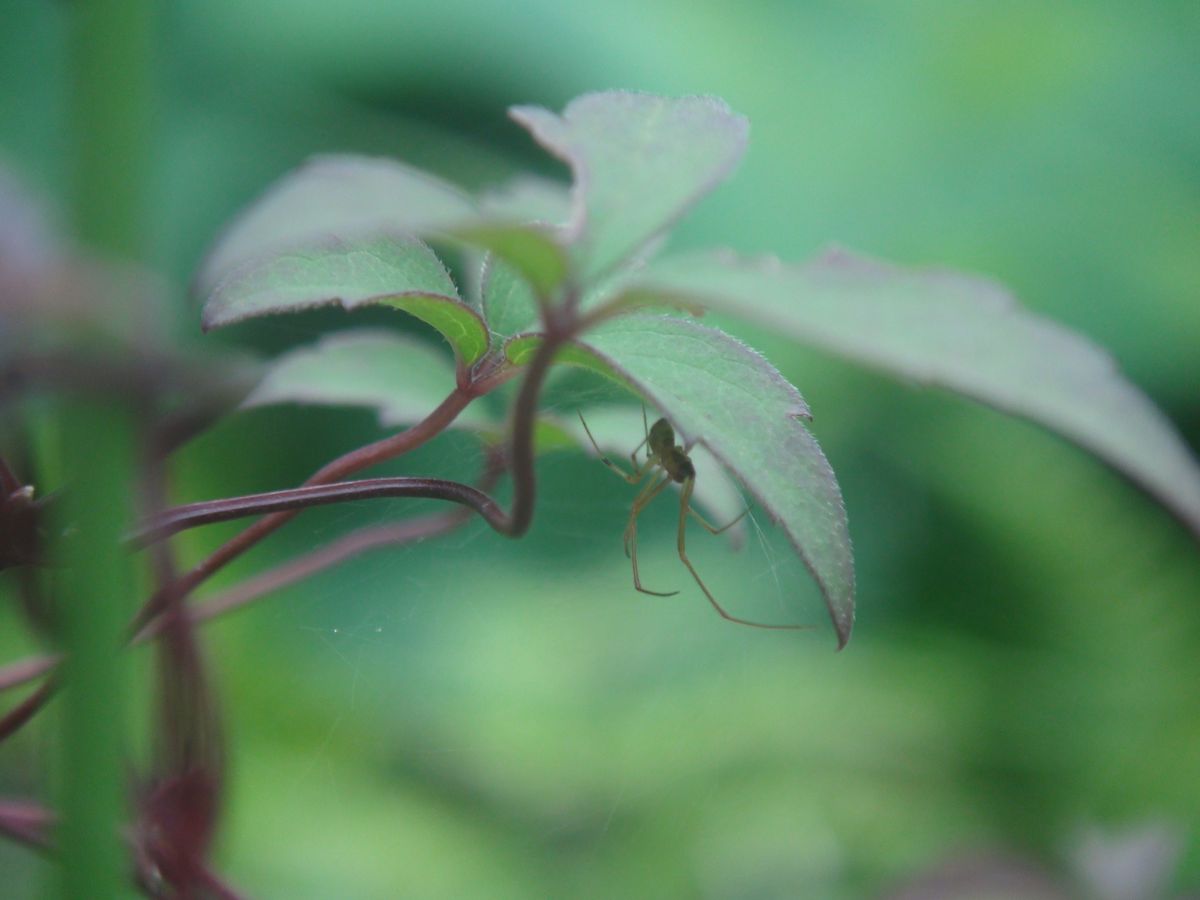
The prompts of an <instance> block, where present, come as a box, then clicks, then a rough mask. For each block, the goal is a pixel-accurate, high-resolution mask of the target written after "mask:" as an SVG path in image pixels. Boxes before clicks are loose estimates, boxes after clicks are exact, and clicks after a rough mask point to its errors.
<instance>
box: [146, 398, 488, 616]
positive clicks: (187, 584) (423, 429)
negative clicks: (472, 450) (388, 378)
mask: <svg viewBox="0 0 1200 900" xmlns="http://www.w3.org/2000/svg"><path fill="white" fill-rule="evenodd" d="M473 399H474V395H473V394H472V393H470V392H469V391H466V390H463V389H461V388H455V389H454V390H453V391H452V392H451V393H450V394H449V396H447V397H446V399H445V400H443V401H442V403H441V405H439V406H438V408H437V409H435V410H434V411H433V412H432V413H430V414H429V415H428V416H427V417H426V418H425V419H423V420H421V421H420V422H418V423H417V424H416V425H414V426H413V427H412V428H409V429H406V430H405V431H402V432H400V433H399V434H395V435H392V436H391V437H387V438H384V439H383V440H379V441H376V442H375V443H373V444H367V445H366V446H365V447H359V448H358V449H357V450H352V451H351V452H350V453H347V454H345V455H344V456H340V457H338V458H337V459H335V460H333V461H332V462H330V463H328V464H326V465H324V466H322V467H321V468H320V469H318V470H317V471H316V472H314V473H313V474H312V476H311V477H309V479H308V480H307V481H306V482H305V485H321V484H329V483H330V482H334V481H337V480H339V479H341V478H345V477H346V476H348V475H352V474H354V473H355V472H358V471H361V470H362V469H365V468H368V467H369V466H374V465H378V464H379V463H382V462H386V461H387V460H389V459H393V458H394V457H397V456H400V455H401V454H403V453H407V452H409V451H410V450H415V449H416V448H417V447H420V446H421V445H422V444H424V443H425V442H426V441H428V440H430V439H431V438H433V437H435V436H436V435H438V434H439V433H441V432H442V431H443V430H444V429H445V428H446V427H448V426H449V425H450V423H452V422H453V421H454V420H455V418H457V416H458V414H459V413H460V412H462V411H463V409H465V408H466V406H467V404H468V403H470V402H471V401H472V400H473ZM302 508H303V507H302V506H298V507H292V508H288V509H285V510H283V511H281V512H275V513H272V514H271V515H268V516H265V517H264V518H262V519H259V520H258V521H257V522H255V523H254V524H253V525H251V526H250V527H249V528H247V529H246V530H245V531H243V532H241V533H240V534H238V535H237V536H235V537H233V538H232V539H230V540H228V541H226V542H225V543H224V544H222V545H221V546H220V547H218V548H217V549H216V550H215V551H213V552H212V553H211V554H210V555H209V556H207V557H206V558H205V559H203V560H202V561H201V562H200V563H198V564H197V565H196V566H195V567H194V568H192V569H191V570H190V571H189V572H187V573H186V574H184V575H183V576H182V577H180V579H179V580H178V581H177V582H176V583H175V586H174V589H175V590H177V591H178V592H179V594H178V596H179V599H180V600H183V599H184V598H185V597H187V596H188V595H189V594H190V593H191V592H192V591H194V590H195V589H196V588H197V587H199V586H200V584H202V583H203V582H204V580H205V579H206V578H208V577H209V576H211V575H212V574H214V573H215V572H217V571H218V570H220V569H221V568H222V567H223V566H225V565H227V564H228V563H230V562H232V561H233V560H234V559H236V558H237V557H239V556H241V555H242V554H243V553H245V552H246V551H247V550H249V549H250V548H251V547H253V546H254V545H255V544H257V543H258V542H259V541H261V540H262V539H263V538H265V537H266V536H267V535H269V534H271V533H272V532H273V531H276V530H277V529H279V528H280V527H281V526H283V525H284V524H286V523H287V522H290V521H291V520H292V519H293V518H295V517H296V516H297V515H299V513H300V510H301V509H302ZM164 599H165V598H164V597H163V596H162V592H156V593H155V595H154V596H153V597H151V598H150V600H149V601H148V602H147V603H146V604H145V605H144V606H143V607H142V609H141V610H140V611H139V612H138V615H137V616H136V617H135V619H134V626H133V627H134V630H135V631H137V630H140V629H141V628H142V627H143V626H144V625H145V624H146V623H147V622H149V621H150V619H152V618H153V617H154V616H155V615H157V614H158V613H159V612H161V610H162V605H163V602H164Z"/></svg>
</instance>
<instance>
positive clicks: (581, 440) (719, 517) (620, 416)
mask: <svg viewBox="0 0 1200 900" xmlns="http://www.w3.org/2000/svg"><path fill="white" fill-rule="evenodd" d="M580 412H582V413H583V417H584V418H585V419H586V420H587V427H588V429H589V430H590V431H591V432H592V436H593V437H594V438H595V439H596V443H597V444H598V445H599V447H600V449H601V450H603V451H605V452H606V453H607V454H608V455H609V456H610V457H611V458H612V459H613V460H614V461H615V462H617V463H619V464H622V465H624V464H625V463H626V462H627V461H628V460H629V454H630V453H631V452H632V451H633V448H634V447H636V446H638V444H640V443H641V442H642V441H643V440H644V439H645V437H646V422H645V420H644V419H643V418H642V410H641V409H640V408H638V407H634V406H592V407H588V408H586V409H583V410H580ZM655 418H657V416H654V415H652V416H651V417H650V421H651V422H653V421H654V419H655ZM564 427H565V428H566V430H567V432H568V433H569V434H570V435H571V438H572V446H573V447H577V448H579V449H581V450H583V451H584V452H586V453H590V454H594V453H595V452H596V451H595V448H594V447H592V442H591V441H589V440H588V436H587V432H585V431H584V430H583V426H582V425H580V424H579V419H578V418H577V417H576V418H574V419H573V420H568V422H567V423H566V425H565V426H564ZM689 456H690V458H691V460H692V465H693V466H694V467H695V469H696V489H695V492H694V493H693V495H692V497H693V499H694V501H695V502H696V505H697V506H699V507H700V508H701V509H703V510H704V512H705V513H706V514H707V515H708V516H709V517H710V518H711V519H712V521H713V524H715V525H717V526H718V527H719V526H721V525H724V524H725V523H726V522H732V521H733V520H734V519H736V518H737V517H738V516H740V515H741V514H742V512H743V511H744V510H745V509H746V503H745V501H744V500H743V499H742V495H741V493H740V492H739V491H738V489H737V485H736V484H734V482H733V480H732V479H731V478H730V477H729V476H728V475H726V474H725V470H724V469H723V468H722V467H721V464H720V463H718V462H717V460H716V459H715V458H714V457H713V455H712V454H711V453H710V452H709V451H708V450H707V449H705V448H704V447H701V446H697V447H693V448H692V450H691V452H690V453H689ZM725 534H726V535H727V536H728V537H729V540H730V542H731V543H732V544H733V545H734V546H735V547H736V546H741V545H742V544H743V543H745V539H746V520H745V519H743V520H742V521H740V522H738V523H737V524H736V525H734V526H733V527H732V528H730V529H729V530H728V531H726V532H725Z"/></svg>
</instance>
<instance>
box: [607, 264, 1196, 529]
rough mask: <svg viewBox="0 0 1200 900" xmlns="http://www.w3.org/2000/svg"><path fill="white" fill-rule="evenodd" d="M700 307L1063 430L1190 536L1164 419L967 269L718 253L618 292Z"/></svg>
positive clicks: (1090, 347) (1115, 376) (1187, 495)
mask: <svg viewBox="0 0 1200 900" xmlns="http://www.w3.org/2000/svg"><path fill="white" fill-rule="evenodd" d="M627 296H628V297H630V298H631V299H633V300H641V301H643V302H645V301H646V300H648V299H650V298H655V299H657V300H658V301H659V302H664V301H671V302H677V301H679V300H691V301H698V302H700V303H703V304H704V305H706V306H708V307H710V308H712V309H714V310H717V311H720V312H724V313H729V314H730V315H736V316H740V317H741V318H744V319H746V320H748V321H753V322H758V323H760V324H762V325H765V326H767V327H768V328H771V329H772V330H773V331H775V332H776V333H779V334H784V335H787V336H789V337H791V338H794V339H795V340H798V341H804V342H806V343H811V344H813V345H815V346H818V347H821V348H823V349H825V350H828V351H830V352H832V353H836V354H838V355H840V356H845V357H847V358H849V359H852V360H855V361H856V362H860V363H863V364H865V365H868V366H871V367H873V368H876V369H879V370H881V371H883V372H886V373H889V374H892V375H897V376H900V377H902V378H904V379H909V380H913V381H916V382H917V383H919V384H923V385H931V386H937V387H943V388H948V389H950V390H953V391H957V392H958V393H961V394H964V395H966V396H968V397H972V398H974V399H976V400H979V401H982V402H983V403H986V404H988V405H989V406H993V407H995V408H996V409H999V410H1001V411H1004V412H1007V413H1012V414H1013V415H1017V416H1022V417H1024V418H1027V419H1030V420H1032V421H1034V422H1037V423H1039V424H1041V425H1044V426H1046V427H1047V428H1049V429H1051V430H1052V431H1055V432H1057V433H1058V434H1060V435H1062V436H1063V437H1066V438H1067V439H1068V440H1070V441H1072V442H1074V443H1075V444H1077V445H1079V446H1080V447H1082V448H1083V449H1084V450H1087V451H1088V452H1090V453H1092V454H1094V455H1095V456H1097V457H1098V458H1100V459H1101V460H1103V461H1104V462H1106V463H1108V464H1109V465H1110V466H1112V467H1113V468H1115V469H1116V470H1117V471H1119V472H1121V473H1122V474H1124V475H1126V476H1127V477H1129V478H1130V479H1131V480H1133V482H1134V483H1136V484H1138V485H1139V486H1141V487H1142V488H1143V489H1144V490H1145V491H1146V492H1147V493H1148V494H1149V495H1150V496H1152V497H1154V498H1155V499H1156V500H1157V501H1158V502H1159V503H1160V504H1162V505H1163V506H1164V507H1165V508H1166V509H1168V510H1170V511H1171V512H1172V513H1173V514H1174V515H1175V516H1176V517H1177V518H1178V519H1179V520H1180V521H1181V522H1182V523H1183V524H1184V525H1185V526H1186V527H1187V528H1189V529H1190V530H1191V531H1192V532H1193V534H1195V535H1197V536H1200V466H1197V463H1196V460H1195V459H1194V458H1193V457H1192V456H1191V454H1190V453H1189V452H1188V450H1187V447H1186V445H1185V444H1184V443H1183V441H1182V440H1181V439H1180V437H1179V436H1178V434H1177V433H1176V431H1175V429H1174V428H1173V426H1172V425H1171V423H1170V421H1169V420H1168V419H1167V418H1166V417H1165V416H1164V415H1163V414H1162V413H1161V412H1159V410H1158V409H1157V408H1156V407H1155V406H1154V405H1153V404H1152V403H1151V402H1150V400H1149V399H1148V398H1147V397H1146V396H1145V395H1144V394H1142V393H1141V392H1140V391H1139V390H1138V389H1137V388H1136V387H1135V386H1134V385H1132V384H1131V383H1130V382H1129V381H1127V380H1126V379H1125V378H1124V377H1123V376H1122V375H1121V373H1120V372H1119V371H1118V369H1117V367H1116V365H1115V364H1114V362H1113V360H1112V358H1111V357H1110V356H1109V355H1108V353H1107V352H1105V351H1104V350H1102V349H1101V348H1100V347H1098V346H1096V345H1095V344H1093V343H1092V342H1091V341H1089V340H1087V339H1086V338H1084V337H1082V336H1080V335H1078V334H1076V333H1075V332H1072V331H1070V330H1068V329H1067V328H1064V327H1063V326H1061V325H1058V324H1057V323H1055V322H1052V321H1050V320H1048V319H1045V318H1042V317H1041V316H1038V315H1035V314H1033V313H1030V312H1028V311H1026V310H1024V309H1022V308H1021V307H1020V306H1019V305H1018V304H1017V303H1016V301H1015V300H1014V298H1013V297H1012V295H1011V294H1009V293H1008V291H1006V290H1005V289H1004V288H1003V287H1001V286H1000V285H998V284H996V283H994V282H992V281H988V280H986V279H983V278H979V277H976V276H971V275H964V274H958V273H954V272H948V271H940V270H933V269H929V270H921V269H905V268H900V267H897V266H892V265H889V264H887V263H883V262H880V261H877V260H873V259H869V258H866V257H862V256H856V255H853V254H850V253H848V252H845V251H840V250H837V251H831V252H828V253H826V254H824V255H823V256H821V257H819V258H818V259H816V260H815V261H813V262H810V263H808V264H806V265H801V266H789V265H784V264H781V263H780V262H779V261H777V260H774V259H751V260H747V259H739V258H737V257H735V256H734V255H732V254H728V253H721V254H689V255H685V256H682V257H677V258H674V259H669V260H662V261H659V262H657V263H655V264H654V265H653V266H651V267H650V268H649V269H648V270H647V271H645V272H643V273H641V275H640V276H639V278H638V285H637V286H636V287H632V288H630V289H629V293H628V295H627Z"/></svg>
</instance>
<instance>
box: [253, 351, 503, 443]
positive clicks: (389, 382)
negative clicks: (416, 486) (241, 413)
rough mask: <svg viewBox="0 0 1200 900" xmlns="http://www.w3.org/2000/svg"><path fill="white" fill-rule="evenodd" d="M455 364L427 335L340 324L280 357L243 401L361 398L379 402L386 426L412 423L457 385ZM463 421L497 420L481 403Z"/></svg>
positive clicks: (373, 404) (322, 402)
mask: <svg viewBox="0 0 1200 900" xmlns="http://www.w3.org/2000/svg"><path fill="white" fill-rule="evenodd" d="M454 385H455V373H454V366H453V364H452V363H451V361H450V360H449V359H448V358H447V357H446V355H445V354H444V353H439V352H438V351H437V350H436V349H435V348H434V347H431V346H430V345H429V344H428V343H426V342H425V341H421V340H418V339H416V338H412V337H409V336H407V335H403V334H397V333H394V332H390V331H382V330H372V329H354V330H348V331H338V332H335V333H333V334H331V335H328V336H327V337H324V338H321V340H319V341H318V342H317V343H315V344H312V345H310V346H306V347H299V348H297V349H295V350H292V351H289V352H288V353H285V354H283V355H282V356H280V357H278V358H277V359H275V360H274V361H273V362H271V364H270V365H269V367H268V369H267V371H266V373H265V374H264V376H263V378H262V380H261V381H260V382H259V383H258V386H257V387H255V389H254V390H253V391H252V392H251V393H250V395H249V396H248V397H247V398H246V399H245V400H244V401H243V402H242V408H243V409H252V408H255V407H259V406H269V405H273V404H278V403H300V404H307V405H318V406H360V407H366V408H368V409H371V410H374V412H375V413H376V415H377V416H378V417H379V424H380V425H381V426H382V427H384V428H393V427H395V426H398V425H411V424H413V423H414V422H419V421H420V420H421V419H423V418H425V417H426V416H427V415H429V413H430V412H431V411H432V410H434V409H435V408H436V407H437V406H438V405H439V404H440V403H441V402H442V401H443V400H445V399H446V396H447V395H448V394H449V393H450V392H451V391H453V390H454ZM454 424H455V426H456V427H461V428H471V429H482V428H485V427H486V426H487V425H488V424H489V422H488V419H487V417H486V416H485V415H484V414H483V412H482V409H481V408H480V407H479V406H477V405H472V406H468V407H467V408H466V409H464V410H463V411H462V412H461V413H460V414H459V416H458V418H457V419H455V422H454Z"/></svg>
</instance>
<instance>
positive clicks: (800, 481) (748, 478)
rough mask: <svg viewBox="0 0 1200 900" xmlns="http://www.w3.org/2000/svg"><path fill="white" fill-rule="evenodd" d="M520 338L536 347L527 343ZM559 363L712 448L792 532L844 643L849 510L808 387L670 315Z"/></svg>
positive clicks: (621, 331)
mask: <svg viewBox="0 0 1200 900" xmlns="http://www.w3.org/2000/svg"><path fill="white" fill-rule="evenodd" d="M519 340H522V342H523V344H525V345H526V346H525V349H527V348H528V344H529V341H528V339H519ZM589 357H590V359H589ZM556 361H558V362H570V363H577V364H581V365H587V366H588V367H589V368H592V369H594V370H595V371H598V372H601V373H613V374H612V375H610V377H614V376H615V377H616V378H617V380H618V381H620V382H621V383H626V384H632V385H633V386H634V387H635V389H636V390H637V391H638V392H639V393H640V394H642V395H643V396H645V397H646V399H647V400H648V401H649V402H650V403H652V404H653V405H654V406H655V407H657V408H658V409H660V410H662V411H663V414H664V415H666V416H667V418H669V419H670V420H671V422H672V423H673V424H674V426H675V428H676V430H677V431H678V432H679V433H680V435H681V436H683V437H685V438H687V439H691V440H695V441H696V442H698V443H699V444H703V445H704V446H705V447H707V448H708V449H709V450H711V451H712V453H713V455H714V456H715V457H716V458H717V459H718V460H720V462H721V463H722V464H723V465H724V466H725V467H726V468H727V469H728V470H729V471H730V472H732V473H733V474H734V475H736V476H737V478H738V480H739V481H741V483H742V484H743V485H744V486H745V487H746V489H747V490H748V491H750V493H751V494H752V495H753V496H754V497H755V499H757V500H758V502H759V503H760V504H761V505H762V506H763V508H764V509H766V510H767V511H768V512H769V513H770V514H771V516H772V518H774V519H775V520H776V521H777V522H779V524H780V525H781V526H782V527H783V529H784V531H785V532H786V534H787V535H788V538H789V539H790V540H791V542H792V545H793V546H794V547H795V548H796V551H797V552H798V553H799V554H800V557H801V559H803V561H804V563H805V565H806V566H807V567H808V570H809V571H810V572H811V573H812V575H813V577H814V578H815V579H816V581H817V584H818V586H819V587H820V589H821V593H822V595H823V596H824V598H825V602H826V605H827V606H828V608H829V613H830V616H831V618H832V619H833V624H834V628H835V629H836V631H837V635H838V645H839V647H842V646H845V644H846V641H847V640H849V638H850V631H851V628H852V627H853V624H854V562H853V556H852V553H851V548H850V536H849V531H848V529H847V525H846V511H845V506H844V505H843V503H842V496H841V491H840V490H839V488H838V484H837V479H836V478H835V477H834V474H833V470H832V469H831V468H830V466H829V463H828V461H827V460H826V459H825V456H824V454H823V453H822V452H821V449H820V447H819V446H818V445H817V442H816V440H815V439H814V438H813V436H812V435H811V434H810V433H809V432H808V429H807V428H806V427H805V426H804V423H803V422H802V421H801V420H802V419H804V418H807V417H808V416H809V412H808V407H807V405H806V404H805V402H804V399H803V398H802V397H801V396H800V393H799V391H797V390H796V389H795V388H794V387H793V386H792V385H790V384H788V382H787V381H785V380H784V379H783V377H782V376H781V375H780V374H779V373H778V372H777V371H776V370H775V369H774V367H772V366H771V364H770V363H768V362H767V361H766V360H765V359H763V357H762V356H760V355H759V354H757V353H756V352H754V351H753V350H751V349H750V348H749V347H746V346H745V345H744V344H742V343H741V342H739V341H737V340H736V339H734V338H732V337H730V336H729V335H727V334H725V333H723V332H720V331H717V330H716V329H713V328H708V327H706V326H704V325H700V324H699V323H696V322H693V321H690V320H686V319H679V318H670V317H663V316H653V315H645V314H635V315H628V316H622V317H620V318H617V319H614V320H612V321H610V322H607V323H605V324H603V325H601V326H599V327H598V328H596V329H595V330H594V331H589V332H587V333H586V334H585V335H584V336H583V337H582V338H581V339H580V340H579V341H578V342H577V343H576V344H575V345H574V346H573V347H571V348H569V350H568V351H567V352H564V353H561V354H559V355H558V356H557V357H556Z"/></svg>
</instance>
